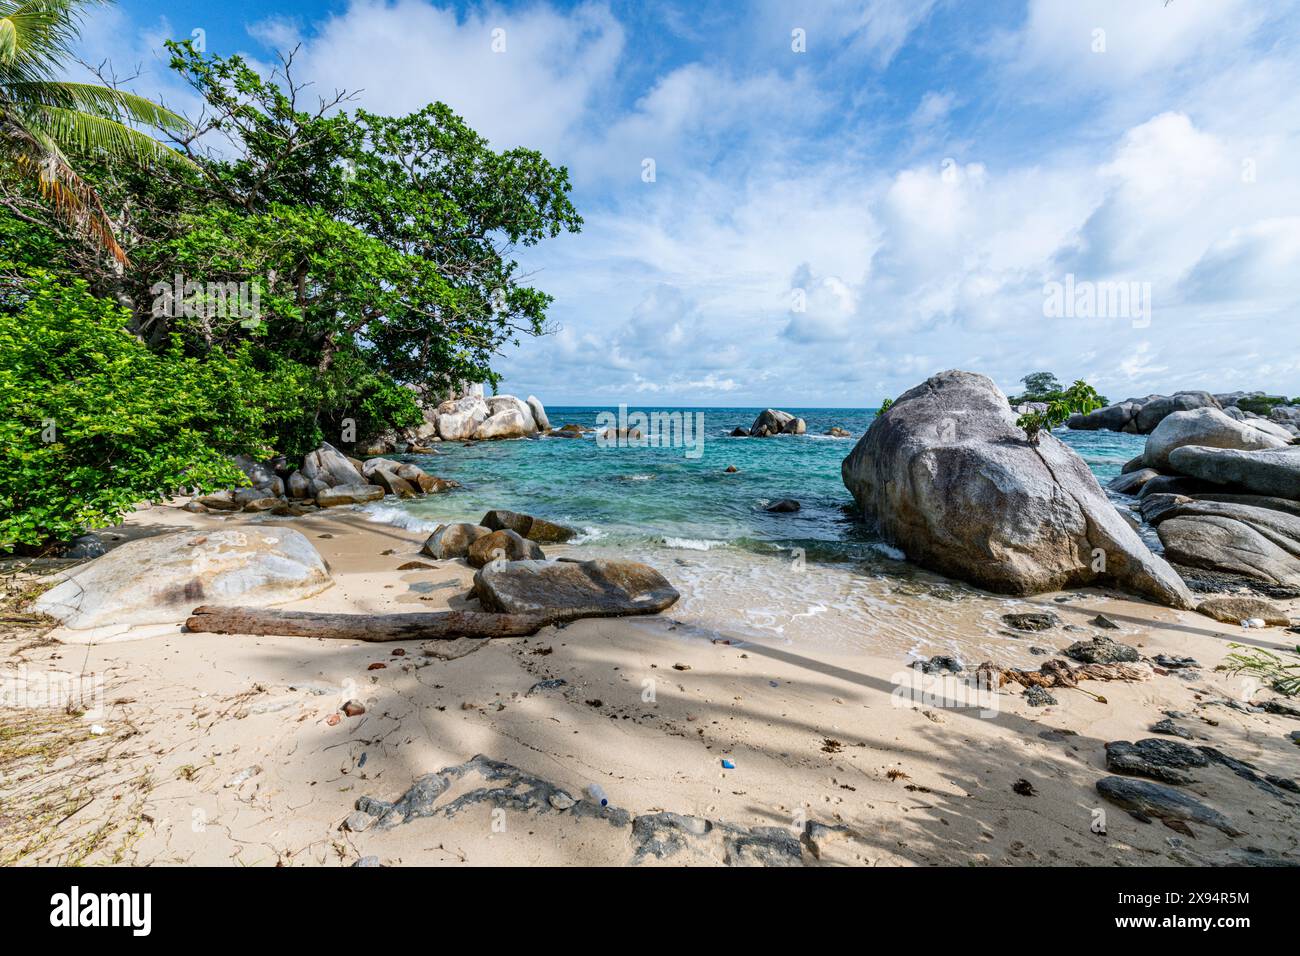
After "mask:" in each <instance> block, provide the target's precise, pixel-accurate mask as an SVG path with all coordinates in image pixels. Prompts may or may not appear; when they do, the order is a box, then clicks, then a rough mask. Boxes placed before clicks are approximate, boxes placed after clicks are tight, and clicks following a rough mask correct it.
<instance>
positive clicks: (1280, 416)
mask: <svg viewBox="0 0 1300 956" xmlns="http://www.w3.org/2000/svg"><path fill="white" fill-rule="evenodd" d="M1268 419H1269V421H1271V422H1278V423H1280V424H1283V425H1300V405H1274V406H1273V407H1272V408H1270V409H1269V410H1268Z"/></svg>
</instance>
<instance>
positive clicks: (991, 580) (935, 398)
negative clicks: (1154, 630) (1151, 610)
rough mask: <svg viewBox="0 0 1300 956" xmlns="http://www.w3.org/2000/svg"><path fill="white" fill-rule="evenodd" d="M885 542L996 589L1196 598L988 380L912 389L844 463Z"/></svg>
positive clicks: (948, 376)
mask: <svg viewBox="0 0 1300 956" xmlns="http://www.w3.org/2000/svg"><path fill="white" fill-rule="evenodd" d="M841 471H842V475H843V479H844V484H845V486H846V487H847V488H848V489H849V491H850V492H851V493H852V494H853V497H854V498H855V499H856V500H857V502H858V504H859V505H860V506H861V508H862V510H863V513H864V514H865V515H866V517H867V518H868V519H869V520H871V521H874V522H875V523H876V525H877V527H878V529H879V532H880V535H881V537H883V538H884V539H885V541H886V542H888V543H889V544H891V545H893V546H895V547H898V548H900V549H902V551H903V552H904V553H905V554H906V555H907V556H908V557H909V558H910V559H911V560H913V561H915V562H917V563H918V564H921V565H923V566H925V567H928V568H931V569H933V570H935V571H938V572H940V573H943V574H947V575H949V576H951V577H955V578H960V579H962V580H966V581H970V582H972V583H974V584H977V585H979V586H980V587H983V588H987V589H988V590H991V591H998V592H1003V593H1010V594H1034V593H1039V592H1043V591H1053V590H1058V589H1061V588H1067V587H1074V586H1079V585H1087V584H1114V585H1116V586H1118V587H1120V588H1123V589H1125V590H1128V591H1131V592H1133V593H1137V594H1141V595H1144V596H1147V597H1150V598H1152V599H1154V600H1156V601H1159V602H1160V603H1163V604H1168V605H1172V606H1174V607H1182V608H1191V607H1192V606H1193V605H1194V601H1193V599H1192V596H1191V593H1190V592H1189V591H1188V589H1187V586H1186V585H1185V584H1184V583H1183V582H1182V580H1181V579H1180V578H1179V577H1178V575H1177V574H1175V573H1174V571H1173V569H1172V568H1170V567H1169V565H1168V564H1166V563H1165V562H1164V561H1163V560H1162V559H1161V558H1158V557H1156V556H1155V555H1154V554H1152V553H1151V551H1150V550H1149V549H1148V548H1147V546H1146V545H1145V544H1143V543H1142V540H1141V539H1140V538H1139V537H1138V535H1137V533H1136V532H1135V531H1134V530H1133V528H1132V527H1131V526H1130V525H1129V524H1128V523H1127V522H1126V521H1124V520H1123V519H1122V518H1121V517H1120V515H1119V514H1118V512H1117V511H1116V510H1115V508H1114V506H1113V505H1112V504H1111V503H1110V501H1109V500H1108V499H1107V498H1106V495H1105V493H1104V492H1103V491H1102V490H1101V488H1100V486H1098V484H1097V480H1096V479H1095V478H1094V477H1093V475H1092V472H1090V471H1089V470H1088V466H1087V465H1085V464H1084V462H1083V460H1082V459H1081V458H1080V457H1079V456H1078V455H1076V454H1075V453H1074V452H1073V451H1071V450H1070V449H1069V448H1068V447H1067V446H1066V445H1064V444H1062V443H1061V442H1060V441H1059V440H1058V439H1056V438H1055V437H1053V436H1052V435H1051V434H1043V435H1042V436H1041V438H1040V440H1039V442H1038V444H1036V445H1034V444H1030V443H1029V441H1028V440H1027V439H1026V437H1025V433H1024V431H1023V430H1022V429H1020V428H1017V427H1016V424H1015V416H1014V415H1013V414H1012V412H1011V408H1010V406H1009V405H1008V403H1007V400H1006V397H1005V396H1004V395H1003V394H1002V392H1001V391H999V390H998V387H997V386H996V385H994V384H993V382H991V381H990V380H989V379H987V378H985V377H984V376H983V375H977V374H974V373H972V372H962V371H949V372H942V373H940V374H938V375H935V376H933V377H932V378H930V379H928V380H927V381H925V382H924V383H922V384H921V385H919V386H917V387H916V388H913V389H911V390H910V391H907V392H905V393H904V394H903V395H902V396H900V397H899V398H898V400H897V401H896V402H895V403H894V405H893V407H891V408H890V409H889V411H887V412H885V413H884V414H883V415H881V416H880V417H879V418H877V419H876V420H875V421H874V422H873V423H872V425H871V428H870V429H869V430H868V431H867V433H866V435H864V436H863V437H862V439H861V440H860V441H859V442H858V444H857V446H856V447H855V448H854V449H853V452H852V453H851V454H850V455H849V456H848V457H847V458H846V459H845V460H844V463H843V465H842V468H841Z"/></svg>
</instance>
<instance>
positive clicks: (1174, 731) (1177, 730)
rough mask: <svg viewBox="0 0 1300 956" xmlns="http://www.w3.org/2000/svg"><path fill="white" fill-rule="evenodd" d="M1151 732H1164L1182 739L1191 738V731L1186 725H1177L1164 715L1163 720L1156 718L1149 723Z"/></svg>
mask: <svg viewBox="0 0 1300 956" xmlns="http://www.w3.org/2000/svg"><path fill="white" fill-rule="evenodd" d="M1151 732H1152V733H1153V734H1165V735H1166V736H1169V737H1182V738H1183V739H1184V740H1191V739H1192V732H1191V731H1190V730H1188V729H1187V728H1186V727H1179V726H1178V725H1177V724H1176V723H1174V722H1173V721H1172V720H1170V719H1169V718H1168V717H1166V718H1165V719H1164V720H1158V721H1156V722H1155V723H1154V724H1152V725H1151Z"/></svg>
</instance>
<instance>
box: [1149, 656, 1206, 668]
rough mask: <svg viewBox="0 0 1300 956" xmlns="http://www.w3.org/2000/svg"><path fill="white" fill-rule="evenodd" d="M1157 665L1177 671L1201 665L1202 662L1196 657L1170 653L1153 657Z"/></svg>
mask: <svg viewBox="0 0 1300 956" xmlns="http://www.w3.org/2000/svg"><path fill="white" fill-rule="evenodd" d="M1151 660H1152V661H1154V662H1155V665H1156V666H1157V667H1163V668H1164V669H1165V670H1170V671H1176V670H1184V669H1187V668H1192V667H1200V666H1201V665H1200V662H1199V661H1197V660H1196V658H1194V657H1170V656H1169V655H1168V654H1157V655H1156V656H1155V657H1153V658H1151Z"/></svg>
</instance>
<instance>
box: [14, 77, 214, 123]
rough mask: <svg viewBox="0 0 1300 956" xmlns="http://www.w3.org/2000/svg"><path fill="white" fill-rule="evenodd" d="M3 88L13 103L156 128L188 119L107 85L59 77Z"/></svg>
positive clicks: (21, 82)
mask: <svg viewBox="0 0 1300 956" xmlns="http://www.w3.org/2000/svg"><path fill="white" fill-rule="evenodd" d="M5 90H6V93H7V94H8V96H9V100H10V102H12V103H14V104H15V105H16V106H51V107H59V108H63V109H71V110H80V111H82V112H84V113H93V114H95V115H96V116H104V117H107V118H108V119H113V120H117V121H118V122H124V123H140V124H142V125H145V126H152V127H154V128H156V129H165V130H185V129H188V128H189V123H188V122H186V120H185V118H184V117H183V116H179V115H177V114H176V113H173V112H172V111H171V110H169V109H166V108H165V107H162V106H159V105H158V104H157V103H154V102H152V101H150V100H147V99H145V98H144V97H143V96H136V95H135V94H134V93H126V92H123V91H122V90H115V89H113V88H112V87H109V86H99V85H97V84H94V83H72V82H66V81H59V80H39V81H32V80H25V81H19V82H16V83H10V84H8V86H7V87H6V88H5Z"/></svg>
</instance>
